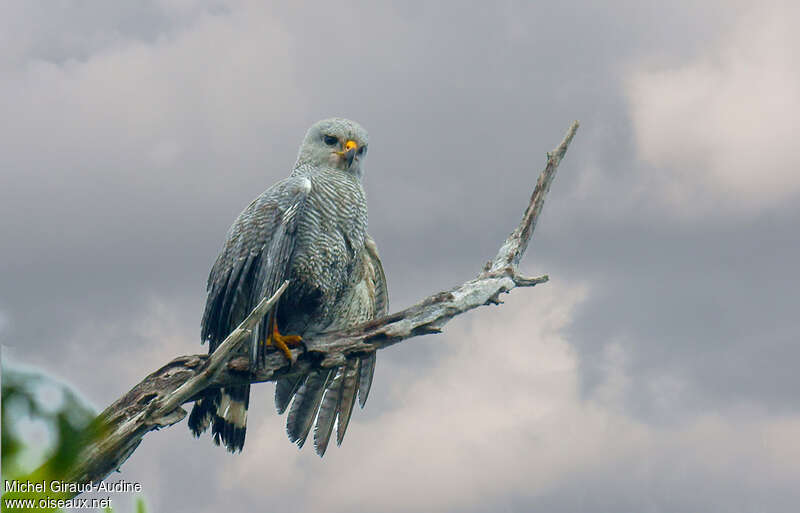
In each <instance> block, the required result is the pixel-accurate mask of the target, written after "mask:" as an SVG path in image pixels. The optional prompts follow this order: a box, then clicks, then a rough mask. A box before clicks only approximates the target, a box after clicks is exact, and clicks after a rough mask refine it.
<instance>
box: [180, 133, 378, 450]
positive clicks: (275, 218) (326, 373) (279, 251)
mask: <svg viewBox="0 0 800 513" xmlns="http://www.w3.org/2000/svg"><path fill="white" fill-rule="evenodd" d="M367 144H368V140H367V132H366V131H365V130H364V129H363V128H362V127H361V126H360V125H359V124H357V123H355V122H353V121H350V120H347V119H341V118H333V119H326V120H323V121H319V122H317V123H315V124H314V125H313V126H312V127H311V128H310V129H309V130H308V132H307V133H306V136H305V139H304V140H303V144H302V145H301V146H300V151H299V154H298V156H297V162H296V163H295V166H294V170H293V171H292V173H291V174H290V175H289V177H287V178H285V179H283V180H281V181H279V182H278V183H276V184H274V185H273V186H272V187H270V188H269V189H267V190H266V191H264V192H263V193H262V194H261V195H260V196H258V197H257V198H256V199H255V200H254V201H253V202H252V203H250V205H249V206H248V207H247V208H245V209H244V211H243V212H242V213H241V214H239V217H237V218H236V221H234V223H233V225H232V226H231V228H230V230H229V231H228V235H227V238H226V240H225V244H224V245H223V248H222V251H221V252H220V254H219V256H218V257H217V260H216V262H215V263H214V265H213V267H212V268H211V273H210V275H209V277H208V284H207V291H208V297H207V299H206V307H205V312H204V314H203V321H202V339H203V341H206V340H207V341H208V342H209V354H211V353H213V352H214V350H215V349H216V348H217V346H218V345H219V344H220V343H221V342H222V341H223V340H224V339H225V337H226V336H227V335H228V334H229V333H230V332H231V331H232V330H233V329H234V328H236V326H238V325H239V323H240V322H241V321H242V320H243V319H244V318H245V317H246V316H247V314H248V313H249V312H250V311H251V310H252V309H253V308H254V307H255V305H256V304H258V302H259V301H260V300H261V299H262V298H263V297H269V296H271V295H272V294H273V293H274V292H275V291H276V290H277V289H278V287H279V286H280V285H281V284H282V283H283V281H284V280H289V286H288V288H287V289H286V291H285V292H284V294H283V296H282V297H281V299H280V301H279V302H278V304H277V305H276V307H275V308H274V309H273V311H271V312H270V313H269V314H268V315H267V317H266V318H265V319H264V320H263V321H262V322H261V323H260V324H259V326H258V327H257V329H255V330H254V335H253V343H252V345H251V347H250V348H249V350H248V354H249V355H250V358H251V362H253V363H255V360H256V359H258V357H259V356H262V355H263V350H264V347H265V346H268V345H272V346H275V347H276V348H278V349H279V350H281V351H282V352H283V353H284V354H285V355H286V356H287V358H289V359H290V360H291V353H290V351H289V349H288V346H291V345H295V344H298V343H299V342H300V340H301V337H311V336H313V335H314V334H315V333H319V332H321V331H325V330H331V329H341V328H346V327H350V326H353V325H356V324H359V323H361V322H365V321H368V320H370V319H373V318H375V317H379V316H381V315H384V314H385V313H386V311H387V308H388V295H387V290H386V278H385V276H384V273H383V266H382V265H381V261H380V258H379V257H378V250H377V247H376V246H375V242H373V240H372V239H371V238H370V237H369V235H368V234H367V204H366V199H365V195H364V189H363V187H362V185H361V180H362V178H363V175H364V168H363V163H364V158H365V156H366V153H367ZM281 332H283V333H290V334H291V335H283V334H281ZM374 370H375V353H371V354H369V355H366V356H354V357H351V358H349V359H348V360H346V362H345V364H344V365H342V366H341V367H338V368H334V369H316V370H312V371H310V372H309V373H308V374H305V375H299V376H296V377H290V378H282V379H279V380H278V381H277V383H276V387H275V406H276V408H277V410H278V413H281V414H282V413H283V412H284V411H286V409H287V407H289V405H290V403H291V407H290V408H289V414H288V416H287V421H286V431H287V433H288V435H289V439H290V440H291V441H292V442H295V443H296V444H297V445H298V446H300V447H302V446H303V444H304V443H305V441H306V438H307V437H308V434H309V431H310V429H311V426H312V424H313V423H314V420H315V419H316V426H315V429H314V447H315V449H316V451H317V453H318V454H319V455H320V456H322V455H323V454H324V453H325V449H326V448H327V446H328V441H329V440H330V436H331V433H332V431H333V426H334V423H336V428H337V429H336V441H337V444H341V443H342V439H343V438H344V434H345V430H346V429H347V425H348V422H349V421H350V415H351V413H352V410H353V405H354V403H355V398H356V395H358V401H359V404H360V405H361V407H362V408H363V407H364V404H365V402H366V400H367V395H368V394H369V389H370V387H371V385H372V376H373V372H374ZM249 396H250V385H243V386H236V387H225V388H222V389H214V390H210V391H208V392H207V393H206V395H205V396H204V397H202V398H201V399H200V400H198V401H197V402H196V403H195V405H194V408H193V409H192V413H191V415H190V416H189V429H191V431H192V432H193V433H194V434H195V436H200V434H201V433H202V432H204V431H205V430H206V429H208V427H209V425H210V426H211V431H212V435H213V437H214V441H215V442H216V443H217V444H218V445H219V444H220V443H221V444H223V445H224V446H225V447H226V448H227V449H228V450H229V451H231V452H234V451H236V450H239V451H241V450H242V447H243V446H244V439H245V429H246V424H247V408H248V402H249Z"/></svg>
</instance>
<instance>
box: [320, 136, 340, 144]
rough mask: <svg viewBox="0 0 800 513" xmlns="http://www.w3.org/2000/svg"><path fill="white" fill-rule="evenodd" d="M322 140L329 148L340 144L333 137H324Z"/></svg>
mask: <svg viewBox="0 0 800 513" xmlns="http://www.w3.org/2000/svg"><path fill="white" fill-rule="evenodd" d="M322 140H323V141H325V144H327V145H328V146H335V145H336V143H338V142H339V139H337V138H335V137H334V136H332V135H324V136H322Z"/></svg>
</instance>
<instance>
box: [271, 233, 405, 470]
mask: <svg viewBox="0 0 800 513" xmlns="http://www.w3.org/2000/svg"><path fill="white" fill-rule="evenodd" d="M388 308H389V296H388V293H387V288H386V276H385V275H384V272H383V265H382V264H381V260H380V257H379V256H378V249H377V247H376V245H375V242H374V241H373V240H372V239H371V238H370V237H369V236H367V237H366V240H365V244H364V248H363V250H362V251H361V253H360V254H359V255H358V259H357V260H356V265H355V267H354V269H353V273H352V275H351V277H350V281H349V282H348V285H347V288H346V289H345V291H344V293H343V294H342V298H341V299H340V300H339V302H338V303H337V308H336V312H335V319H336V321H335V323H334V325H333V326H332V328H333V329H336V328H346V327H349V326H355V325H357V324H360V323H362V322H366V321H368V320H371V319H374V318H376V317H380V316H382V315H385V314H386V312H387V310H388ZM374 371H375V353H371V354H369V355H366V356H360V357H353V358H350V359H348V360H347V362H346V364H345V365H343V366H342V367H338V368H335V369H322V370H316V371H312V372H310V373H309V374H308V375H306V376H300V377H296V378H287V379H283V380H279V381H278V383H277V385H276V388H275V406H276V407H277V409H278V412H280V413H283V411H284V410H285V409H286V407H287V406H288V404H289V401H290V400H291V399H292V397H293V396H294V401H293V402H292V407H291V409H290V411H289V415H288V417H287V420H286V431H287V433H288V434H289V439H290V440H292V441H293V442H295V443H297V445H299V446H301V447H302V446H303V444H304V443H305V440H306V438H307V437H308V433H309V431H310V429H311V424H312V423H313V421H314V418H315V417H316V419H317V423H316V427H315V429H314V447H315V449H316V451H317V453H318V454H319V455H320V456H322V455H323V454H325V450H326V449H327V447H328V441H329V440H330V436H331V432H332V431H333V424H334V421H336V420H337V418H338V422H337V429H336V442H337V444H341V443H342V439H343V438H344V434H345V431H346V430H347V424H348V423H349V422H350V414H351V413H352V411H353V405H354V404H355V398H356V394H358V399H359V404H360V405H361V407H362V408H363V407H364V404H365V403H366V401H367V396H368V394H369V389H370V387H371V386H372V376H373V373H374Z"/></svg>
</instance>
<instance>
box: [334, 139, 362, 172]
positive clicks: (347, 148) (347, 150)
mask: <svg viewBox="0 0 800 513" xmlns="http://www.w3.org/2000/svg"><path fill="white" fill-rule="evenodd" d="M357 151H358V143H356V142H355V141H353V140H348V141H347V142H346V143H344V151H337V152H336V153H338V154H339V155H341V156H342V157H344V158H345V159H346V160H347V167H350V166H351V165H352V164H353V159H355V158H356V152H357Z"/></svg>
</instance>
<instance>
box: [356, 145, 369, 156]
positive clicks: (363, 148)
mask: <svg viewBox="0 0 800 513" xmlns="http://www.w3.org/2000/svg"><path fill="white" fill-rule="evenodd" d="M366 151H367V147H366V146H362V147H360V148H359V149H358V151H357V152H356V153H357V154H359V155H363V154H364V153H366Z"/></svg>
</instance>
